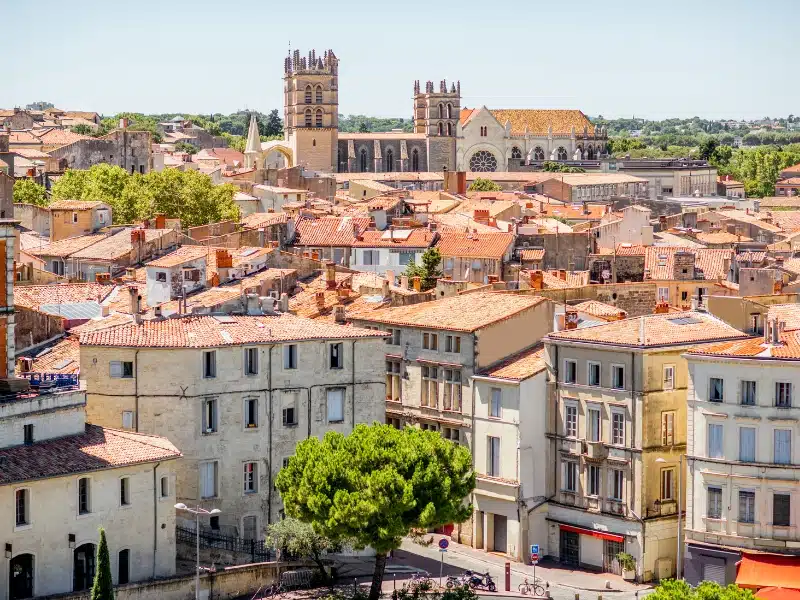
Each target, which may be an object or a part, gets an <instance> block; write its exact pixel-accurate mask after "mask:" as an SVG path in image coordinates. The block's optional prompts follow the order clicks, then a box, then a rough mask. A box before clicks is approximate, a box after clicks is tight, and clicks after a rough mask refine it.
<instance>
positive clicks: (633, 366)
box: [628, 340, 647, 576]
mask: <svg viewBox="0 0 800 600" xmlns="http://www.w3.org/2000/svg"><path fill="white" fill-rule="evenodd" d="M642 343H644V340H642ZM635 444H636V352H631V450H628V456H630V457H631V504H630V508H629V510H630V513H631V514H632V515H633V516H634V518H635V519H636V520H637V521H639V523H641V524H642V560H641V561H640V564H641V569H642V576H644V555H645V544H646V539H647V537H646V535H645V525H644V520H643V519H642V518H641V517H640V516H639V515H637V514H636V513H635V512H634V510H633V506H634V503H635V502H636V467H635V465H634V463H633V450H632V448H633V447H634V445H635ZM642 461H643V462H644V456H642ZM643 487H644V486H643Z"/></svg>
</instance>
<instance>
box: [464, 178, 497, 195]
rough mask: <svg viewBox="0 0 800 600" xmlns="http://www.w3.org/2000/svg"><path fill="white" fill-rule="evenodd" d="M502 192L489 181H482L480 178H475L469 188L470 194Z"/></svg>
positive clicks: (495, 184)
mask: <svg viewBox="0 0 800 600" xmlns="http://www.w3.org/2000/svg"><path fill="white" fill-rule="evenodd" d="M502 190H503V188H501V187H500V186H499V185H498V184H497V183H495V182H494V181H492V180H491V179H483V178H481V177H476V178H475V181H473V182H472V185H470V186H469V191H471V192H500V191H502Z"/></svg>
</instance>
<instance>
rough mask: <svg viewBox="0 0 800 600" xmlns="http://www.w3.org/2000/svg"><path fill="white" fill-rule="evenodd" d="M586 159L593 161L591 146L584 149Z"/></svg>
mask: <svg viewBox="0 0 800 600" xmlns="http://www.w3.org/2000/svg"><path fill="white" fill-rule="evenodd" d="M586 159H587V160H594V148H593V147H592V146H589V147H588V148H586Z"/></svg>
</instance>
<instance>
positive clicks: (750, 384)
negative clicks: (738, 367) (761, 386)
mask: <svg viewBox="0 0 800 600" xmlns="http://www.w3.org/2000/svg"><path fill="white" fill-rule="evenodd" d="M741 391H742V397H741V403H742V404H744V405H746V406H755V404H756V382H755V381H745V380H742V387H741Z"/></svg>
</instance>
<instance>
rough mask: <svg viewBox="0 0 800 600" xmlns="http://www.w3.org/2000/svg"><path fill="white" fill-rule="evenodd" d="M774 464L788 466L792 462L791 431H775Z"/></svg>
mask: <svg viewBox="0 0 800 600" xmlns="http://www.w3.org/2000/svg"><path fill="white" fill-rule="evenodd" d="M774 451H775V460H774V462H775V464H778V465H788V464H791V462H792V431H791V430H790V429H776V430H775V448H774Z"/></svg>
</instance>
